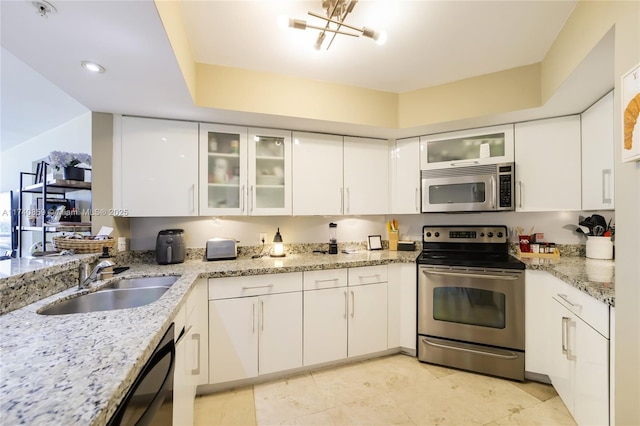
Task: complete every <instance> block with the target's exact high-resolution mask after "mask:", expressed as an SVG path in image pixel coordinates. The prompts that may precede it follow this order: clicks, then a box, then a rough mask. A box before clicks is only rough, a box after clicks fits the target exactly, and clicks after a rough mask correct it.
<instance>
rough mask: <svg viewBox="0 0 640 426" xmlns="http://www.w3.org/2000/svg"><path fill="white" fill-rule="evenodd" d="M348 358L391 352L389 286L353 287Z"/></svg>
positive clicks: (349, 319)
mask: <svg viewBox="0 0 640 426" xmlns="http://www.w3.org/2000/svg"><path fill="white" fill-rule="evenodd" d="M349 295H350V302H349V303H350V305H351V306H350V309H349V318H348V321H349V325H348V333H347V334H348V339H347V341H348V344H347V356H348V357H354V356H358V355H365V354H369V353H373V352H378V351H383V350H385V349H387V283H386V282H384V283H377V284H366V285H359V286H355V287H349Z"/></svg>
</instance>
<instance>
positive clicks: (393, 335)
mask: <svg viewBox="0 0 640 426" xmlns="http://www.w3.org/2000/svg"><path fill="white" fill-rule="evenodd" d="M396 266H400V265H389V282H388V283H387V348H398V347H400V330H401V325H400V315H401V309H402V308H401V306H400V299H401V297H402V294H401V293H400V292H401V287H402V286H401V285H400V281H401V279H400V269H399V268H396Z"/></svg>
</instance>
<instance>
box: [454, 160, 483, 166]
mask: <svg viewBox="0 0 640 426" xmlns="http://www.w3.org/2000/svg"><path fill="white" fill-rule="evenodd" d="M474 164H480V162H479V161H477V160H468V161H457V162H455V163H451V167H459V166H472V165H474Z"/></svg>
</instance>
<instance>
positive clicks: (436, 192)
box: [421, 163, 515, 213]
mask: <svg viewBox="0 0 640 426" xmlns="http://www.w3.org/2000/svg"><path fill="white" fill-rule="evenodd" d="M514 177H515V164H514V163H502V164H485V165H479V166H467V167H449V168H446V169H437V170H422V172H421V180H422V213H435V212H467V211H474V212H478V211H508V210H514V209H515V203H514V194H515V191H514Z"/></svg>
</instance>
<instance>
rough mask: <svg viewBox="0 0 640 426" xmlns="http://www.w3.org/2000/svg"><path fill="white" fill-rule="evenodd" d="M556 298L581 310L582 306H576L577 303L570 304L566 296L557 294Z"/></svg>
mask: <svg viewBox="0 0 640 426" xmlns="http://www.w3.org/2000/svg"><path fill="white" fill-rule="evenodd" d="M558 297H559V298H561V299H562V300H564V301H565V302H567V303H568V304H570V305H571V306H573V307H574V308H582V305H578V304H577V303H571V301H570V300H569V297H568V296H567V295H566V294H558Z"/></svg>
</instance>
